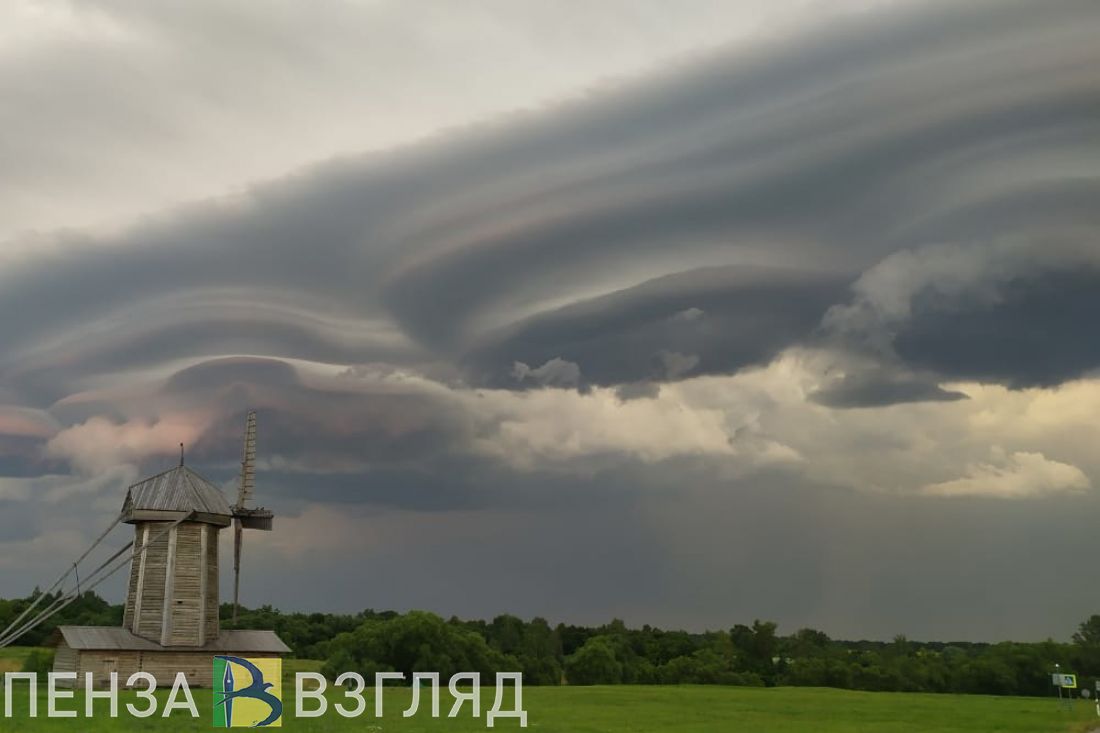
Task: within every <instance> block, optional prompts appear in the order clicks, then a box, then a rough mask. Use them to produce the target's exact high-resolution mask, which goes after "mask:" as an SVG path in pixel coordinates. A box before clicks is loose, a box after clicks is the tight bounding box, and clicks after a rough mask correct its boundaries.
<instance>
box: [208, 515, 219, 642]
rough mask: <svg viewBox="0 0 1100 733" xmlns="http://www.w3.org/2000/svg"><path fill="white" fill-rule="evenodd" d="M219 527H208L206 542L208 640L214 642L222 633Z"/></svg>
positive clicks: (210, 525) (209, 525)
mask: <svg viewBox="0 0 1100 733" xmlns="http://www.w3.org/2000/svg"><path fill="white" fill-rule="evenodd" d="M218 529H219V528H218V527H215V526H214V525H212V524H208V525H206V531H207V532H208V533H209V535H210V536H209V537H208V538H207V540H206V613H205V623H206V640H207V641H213V640H214V639H217V638H218V634H220V633H221V624H220V623H219V622H218V614H219V613H220V612H221V603H220V601H219V593H218Z"/></svg>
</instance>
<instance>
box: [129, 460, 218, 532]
mask: <svg viewBox="0 0 1100 733" xmlns="http://www.w3.org/2000/svg"><path fill="white" fill-rule="evenodd" d="M192 512H194V513H195V514H196V515H197V517H196V518H197V519H198V520H199V521H209V522H212V523H215V524H228V523H229V521H230V519H231V517H232V516H233V510H232V509H231V508H230V506H229V502H228V501H226V499H225V495H224V494H222V491H221V489H219V488H218V487H217V486H215V485H214V484H213V483H211V482H210V481H207V480H206V479H205V478H203V477H202V476H200V475H199V474H198V473H196V472H195V471H192V470H191V469H190V468H188V467H187V466H176V467H175V468H172V469H169V470H168V471H164V472H163V473H158V474H157V475H156V476H150V477H149V478H147V479H144V480H143V481H138V482H137V483H136V484H133V485H131V486H130V488H129V490H128V491H127V492H126V502H125V503H124V504H123V513H124V514H125V515H126V519H125V521H127V522H135V521H141V520H156V519H173V518H178V517H179V516H180V515H185V514H191V513H192Z"/></svg>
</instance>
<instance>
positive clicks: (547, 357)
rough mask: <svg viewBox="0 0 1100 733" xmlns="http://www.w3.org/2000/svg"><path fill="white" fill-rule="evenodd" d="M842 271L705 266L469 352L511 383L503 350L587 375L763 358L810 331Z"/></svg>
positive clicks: (839, 287) (639, 374)
mask: <svg viewBox="0 0 1100 733" xmlns="http://www.w3.org/2000/svg"><path fill="white" fill-rule="evenodd" d="M847 285H848V278H847V277H846V276H838V275H836V274H832V273H828V272H803V271H798V270H794V269H789V270H787V269H776V268H770V269H769V268H759V267H710V268H705V269H700V270H693V271H689V272H682V273H677V274H675V275H666V276H664V277H660V278H656V279H654V280H651V281H649V282H645V283H642V284H640V285H637V286H635V287H632V288H628V289H625V290H621V291H618V292H615V293H611V294H610V295H605V296H601V297H599V298H593V299H590V300H585V301H581V302H578V303H574V304H572V305H568V306H565V307H563V308H560V309H558V310H555V311H551V312H549V313H546V314H540V315H538V316H535V317H532V318H530V319H527V320H525V321H521V322H520V323H517V324H515V325H514V326H510V327H509V328H508V329H506V330H505V332H504V333H500V334H492V335H490V336H489V338H488V339H487V341H488V343H485V344H483V345H480V346H479V347H477V348H475V349H474V350H473V351H472V352H470V353H469V354H468V355H467V356H466V361H467V363H468V364H470V365H471V368H472V369H474V370H477V369H480V370H483V375H484V376H482V377H481V379H483V380H485V381H487V382H489V383H491V384H494V385H498V386H504V387H510V386H513V385H514V382H515V375H514V374H513V373H512V372H511V371H510V370H506V367H508V366H510V364H511V362H509V359H512V360H515V361H520V362H522V363H525V364H529V365H532V366H534V365H539V364H545V363H547V362H550V361H551V360H552V359H555V358H560V359H564V360H566V361H569V362H572V363H575V364H581V365H584V366H583V368H582V371H581V380H582V381H583V383H586V384H600V385H615V384H623V383H628V382H634V381H641V380H657V381H663V380H666V379H667V380H675V379H678V378H681V377H684V376H686V375H688V374H692V375H698V374H728V373H731V372H736V371H738V370H739V369H742V368H744V367H746V366H753V365H761V364H766V363H767V362H769V361H771V360H772V359H773V358H774V357H775V356H776V354H778V353H779V352H780V351H781V350H783V349H784V348H786V347H787V346H790V345H791V344H792V343H798V342H800V341H803V340H805V339H807V338H808V337H809V336H810V334H811V333H812V332H813V331H814V330H815V328H816V327H817V325H818V323H819V322H820V320H821V314H822V313H823V312H824V310H825V309H827V308H828V306H829V305H830V304H831V303H834V302H836V300H837V299H839V298H841V297H843V295H844V293H845V291H846V286H847Z"/></svg>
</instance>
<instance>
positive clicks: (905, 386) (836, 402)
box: [810, 369, 966, 408]
mask: <svg viewBox="0 0 1100 733" xmlns="http://www.w3.org/2000/svg"><path fill="white" fill-rule="evenodd" d="M810 399H811V400H813V401H814V402H816V403H818V404H819V405H825V406H826V407H837V408H847V407H882V406H883V405H897V404H902V403H906V402H954V401H955V400H962V399H966V395H964V394H962V393H961V392H952V391H950V390H946V389H943V388H942V387H940V386H939V385H938V384H936V382H935V381H933V380H929V379H927V378H925V379H921V378H918V377H912V376H905V375H900V374H897V373H895V372H891V371H889V370H886V369H879V370H876V371H875V372H874V373H872V374H852V375H846V376H844V377H842V378H841V379H839V380H837V381H836V382H835V383H833V384H830V385H829V386H827V387H825V388H823V389H821V390H818V391H817V392H815V393H813V394H812V395H810Z"/></svg>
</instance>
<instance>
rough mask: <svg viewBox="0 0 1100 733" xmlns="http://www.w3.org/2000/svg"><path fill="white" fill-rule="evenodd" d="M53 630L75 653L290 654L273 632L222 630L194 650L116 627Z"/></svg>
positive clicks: (288, 649)
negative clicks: (190, 652)
mask: <svg viewBox="0 0 1100 733" xmlns="http://www.w3.org/2000/svg"><path fill="white" fill-rule="evenodd" d="M57 631H58V633H59V634H60V636H61V638H62V639H64V641H65V644H66V645H68V646H69V648H70V649H76V650H79V651H92V650H111V651H142V652H144V651H148V652H188V651H193V652H211V653H217V652H237V653H240V654H246V653H249V652H253V653H267V654H288V653H290V647H288V646H287V645H286V644H284V643H283V640H282V639H280V638H279V636H278V635H277V634H276V633H275V632H274V631H254V630H246V629H234V630H229V631H223V632H221V634H219V635H218V638H217V639H214V640H213V641H210V642H207V643H206V645H205V646H194V647H181V646H172V647H164V646H161V645H160V644H157V643H156V642H154V641H150V640H148V639H145V638H142V637H140V636H137V635H136V634H134V633H132V632H131V631H129V630H128V629H123V628H119V627H116V626H58V627H57Z"/></svg>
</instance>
